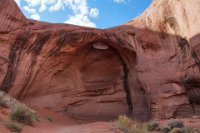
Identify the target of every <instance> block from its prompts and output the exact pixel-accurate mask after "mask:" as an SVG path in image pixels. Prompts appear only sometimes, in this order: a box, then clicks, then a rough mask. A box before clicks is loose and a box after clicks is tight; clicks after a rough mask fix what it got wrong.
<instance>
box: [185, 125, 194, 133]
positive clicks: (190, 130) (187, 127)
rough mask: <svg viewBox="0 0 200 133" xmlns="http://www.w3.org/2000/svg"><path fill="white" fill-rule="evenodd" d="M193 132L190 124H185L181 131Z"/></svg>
mask: <svg viewBox="0 0 200 133" xmlns="http://www.w3.org/2000/svg"><path fill="white" fill-rule="evenodd" d="M193 132H194V129H193V128H192V127H190V126H185V127H184V128H183V133H193Z"/></svg>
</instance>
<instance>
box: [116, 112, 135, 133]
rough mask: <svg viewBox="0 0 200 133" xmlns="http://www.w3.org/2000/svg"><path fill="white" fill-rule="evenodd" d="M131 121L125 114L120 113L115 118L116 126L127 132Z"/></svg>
mask: <svg viewBox="0 0 200 133" xmlns="http://www.w3.org/2000/svg"><path fill="white" fill-rule="evenodd" d="M131 123H132V121H131V120H130V119H129V118H128V117H127V116H125V115H120V116H119V117H118V120H117V126H118V128H119V129H120V130H122V131H125V132H127V131H128V129H129V128H130V127H131Z"/></svg>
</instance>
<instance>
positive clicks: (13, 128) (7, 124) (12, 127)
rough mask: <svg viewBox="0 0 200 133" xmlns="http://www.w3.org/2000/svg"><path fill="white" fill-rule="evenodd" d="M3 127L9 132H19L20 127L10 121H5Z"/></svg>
mask: <svg viewBox="0 0 200 133" xmlns="http://www.w3.org/2000/svg"><path fill="white" fill-rule="evenodd" d="M4 126H5V127H6V128H7V129H9V130H10V131H11V132H21V131H22V127H21V126H20V125H18V124H16V123H14V122H12V121H7V122H5V123H4Z"/></svg>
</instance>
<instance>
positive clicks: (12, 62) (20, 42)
mask: <svg viewBox="0 0 200 133" xmlns="http://www.w3.org/2000/svg"><path fill="white" fill-rule="evenodd" d="M28 36H29V35H28V34H23V35H19V36H18V37H17V38H16V40H15V42H14V43H13V44H11V48H10V49H11V50H10V54H9V65H8V70H7V73H6V76H5V78H4V80H3V83H2V85H1V87H0V90H2V91H4V92H6V93H7V92H9V90H10V88H11V87H12V83H13V82H14V80H15V76H16V69H17V66H18V63H19V61H18V60H19V58H20V54H21V49H22V48H23V47H24V45H25V44H26V41H27V38H28Z"/></svg>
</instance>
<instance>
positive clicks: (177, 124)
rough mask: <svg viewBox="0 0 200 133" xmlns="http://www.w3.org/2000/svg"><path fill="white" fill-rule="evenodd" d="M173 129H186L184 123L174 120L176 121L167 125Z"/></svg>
mask: <svg viewBox="0 0 200 133" xmlns="http://www.w3.org/2000/svg"><path fill="white" fill-rule="evenodd" d="M167 125H168V126H169V127H170V128H171V129H173V128H183V127H184V124H183V122H182V121H180V120H174V121H171V122H169V123H168V124H167Z"/></svg>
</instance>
